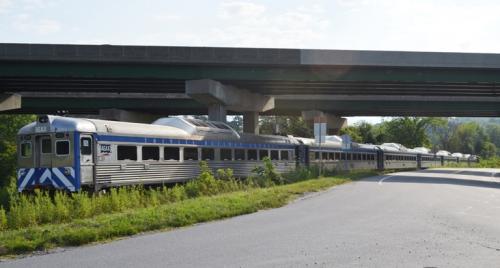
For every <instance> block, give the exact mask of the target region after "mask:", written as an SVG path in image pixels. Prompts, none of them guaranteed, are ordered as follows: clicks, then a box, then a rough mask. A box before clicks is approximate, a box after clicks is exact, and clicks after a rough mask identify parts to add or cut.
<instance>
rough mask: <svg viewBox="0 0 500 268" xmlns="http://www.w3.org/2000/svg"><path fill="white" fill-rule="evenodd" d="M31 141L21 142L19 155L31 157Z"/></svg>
mask: <svg viewBox="0 0 500 268" xmlns="http://www.w3.org/2000/svg"><path fill="white" fill-rule="evenodd" d="M31 153H32V150H31V142H23V143H21V156H22V157H31Z"/></svg>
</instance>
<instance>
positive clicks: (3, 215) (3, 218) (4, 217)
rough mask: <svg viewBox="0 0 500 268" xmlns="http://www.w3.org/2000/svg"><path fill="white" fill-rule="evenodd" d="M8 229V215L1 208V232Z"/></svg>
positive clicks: (0, 207)
mask: <svg viewBox="0 0 500 268" xmlns="http://www.w3.org/2000/svg"><path fill="white" fill-rule="evenodd" d="M5 229H7V214H6V213H5V209H3V207H2V206H0V231H3V230H5Z"/></svg>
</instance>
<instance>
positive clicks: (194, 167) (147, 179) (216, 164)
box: [17, 115, 463, 192]
mask: <svg viewBox="0 0 500 268" xmlns="http://www.w3.org/2000/svg"><path fill="white" fill-rule="evenodd" d="M17 140H18V172H17V173H18V174H17V179H18V190H19V191H23V190H29V189H33V188H38V187H39V188H56V189H64V190H67V191H71V192H74V191H79V190H80V189H82V188H84V187H85V188H90V189H93V190H99V189H101V188H106V187H111V186H120V185H133V184H163V183H171V182H180V181H187V180H189V179H192V178H194V177H196V176H197V175H198V173H199V162H200V161H201V160H204V161H207V163H208V165H209V166H210V167H211V168H213V169H217V168H231V169H233V171H234V174H235V176H237V177H246V176H247V175H248V174H250V173H251V170H252V169H253V168H254V167H255V166H257V165H261V164H262V161H261V160H262V159H263V158H264V157H269V158H270V159H271V161H272V162H273V164H274V165H275V166H276V169H277V171H278V172H287V171H292V170H294V169H295V168H296V166H297V165H305V166H307V165H312V164H319V163H321V164H324V166H325V167H326V168H328V169H341V170H350V169H384V168H391V169H399V168H425V167H432V166H440V165H443V164H444V163H445V161H448V158H450V157H451V156H436V155H433V154H430V153H422V152H416V151H410V150H403V149H402V148H399V149H398V148H395V147H394V146H393V145H390V144H386V145H379V146H377V145H366V144H356V143H349V144H344V143H342V140H341V139H339V138H338V137H335V136H330V137H328V138H327V142H325V143H323V144H321V146H320V145H319V144H316V143H315V142H314V140H312V139H306V138H297V137H292V136H288V137H283V136H266V135H251V134H241V133H237V132H236V131H234V130H233V129H232V128H231V127H229V126H228V125H226V124H224V123H220V122H207V121H203V120H197V119H187V118H181V117H168V118H162V119H159V120H157V121H155V122H153V124H137V123H127V122H116V121H106V120H97V119H84V118H70V117H61V116H50V115H43V116H38V118H37V120H36V122H33V123H31V124H28V125H26V126H24V127H23V128H21V129H20V130H19V132H18V137H17ZM396 147H397V146H396ZM462 158H463V157H462ZM454 159H455V161H460V158H458V157H455V158H454ZM438 162H439V165H438V164H437V163H438Z"/></svg>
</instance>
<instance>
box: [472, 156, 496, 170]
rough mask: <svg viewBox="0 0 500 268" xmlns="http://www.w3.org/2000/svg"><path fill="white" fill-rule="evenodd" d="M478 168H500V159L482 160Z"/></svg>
mask: <svg viewBox="0 0 500 268" xmlns="http://www.w3.org/2000/svg"><path fill="white" fill-rule="evenodd" d="M477 166H478V167H481V168H500V157H492V158H488V159H481V160H479V164H478V165H477Z"/></svg>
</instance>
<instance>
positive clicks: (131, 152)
mask: <svg viewBox="0 0 500 268" xmlns="http://www.w3.org/2000/svg"><path fill="white" fill-rule="evenodd" d="M118 160H134V161H135V160H137V148H136V147H135V146H126V145H118Z"/></svg>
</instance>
